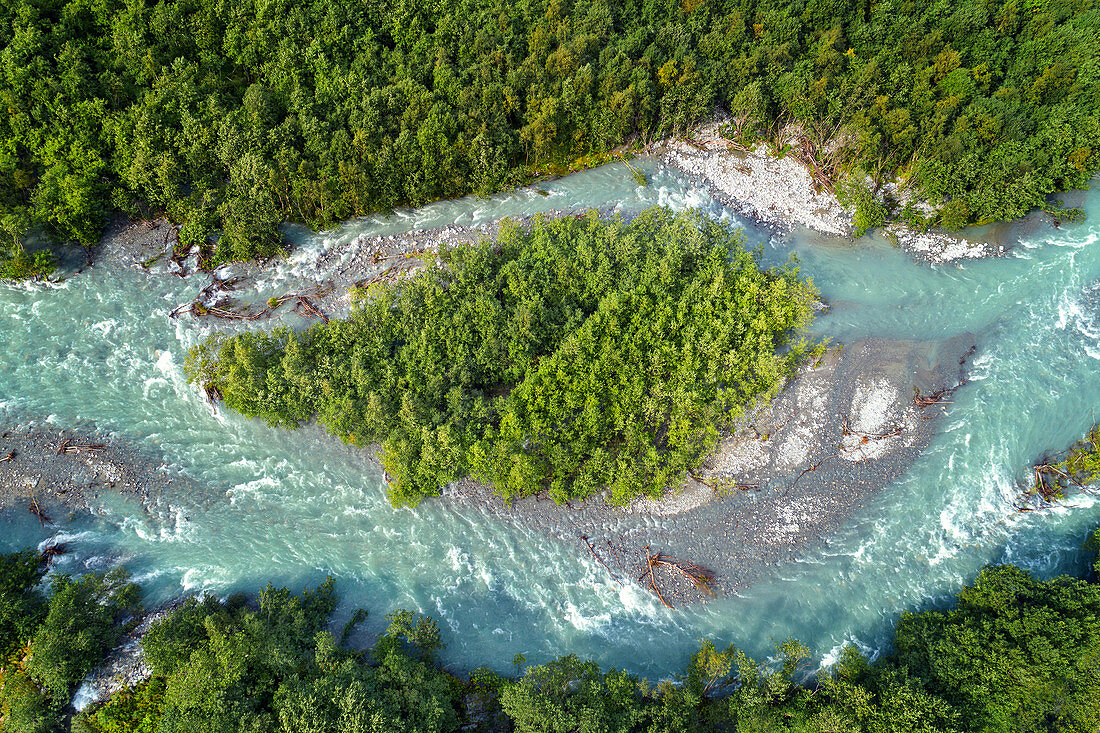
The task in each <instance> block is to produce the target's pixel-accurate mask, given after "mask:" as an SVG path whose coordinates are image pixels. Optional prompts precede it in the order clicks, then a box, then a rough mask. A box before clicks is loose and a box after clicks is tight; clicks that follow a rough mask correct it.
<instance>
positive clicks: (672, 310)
mask: <svg viewBox="0 0 1100 733" xmlns="http://www.w3.org/2000/svg"><path fill="white" fill-rule="evenodd" d="M814 299H815V291H814V289H813V287H812V285H811V284H809V283H808V282H805V281H802V280H799V278H798V275H797V270H796V268H795V267H794V266H793V265H789V266H786V267H783V268H779V269H764V268H761V267H760V266H759V262H758V253H754V252H750V251H748V250H746V249H745V248H744V247H743V245H742V241H741V234H740V232H738V231H733V230H731V229H728V228H726V227H725V226H724V225H722V224H719V223H716V222H715V221H713V220H711V219H709V218H707V217H705V216H703V215H701V214H676V215H674V214H672V213H670V212H669V211H667V210H664V209H651V210H649V211H646V212H644V213H642V214H641V215H640V216H638V217H637V218H636V219H634V220H632V221H630V222H629V223H625V222H623V221H621V220H614V221H606V220H601V219H599V218H598V216H597V214H596V212H595V211H593V212H590V213H589V214H588V215H586V216H581V217H569V218H561V219H555V220H551V221H543V220H536V221H535V222H534V224H533V225H532V227H531V228H530V231H526V230H524V229H522V228H521V227H519V226H518V225H516V224H514V223H513V224H507V223H506V224H505V225H503V226H502V227H501V230H500V234H499V235H498V237H497V239H496V240H495V241H483V242H481V243H480V244H478V245H476V246H472V247H459V248H456V249H451V250H446V251H444V252H441V253H440V256H439V258H438V261H435V262H433V263H429V264H428V265H427V266H426V267H425V269H424V270H422V271H421V272H420V273H419V274H417V275H416V276H414V277H412V278H411V279H408V280H405V281H403V282H402V283H400V284H398V285H383V286H378V285H375V286H374V287H373V288H372V289H371V290H369V291H367V293H366V294H365V296H364V297H362V298H360V299H359V301H358V303H357V304H356V305H355V307H354V308H353V310H352V313H351V315H350V316H349V317H348V318H347V319H346V320H342V321H331V322H329V323H327V324H316V325H314V326H312V327H311V328H309V329H307V330H305V331H303V332H300V333H295V332H293V331H291V330H289V329H286V328H280V329H276V330H274V331H272V332H270V333H243V334H240V335H237V336H233V337H229V338H226V337H221V336H219V337H215V338H213V339H212V340H209V341H207V342H206V343H204V344H202V345H200V346H199V347H197V348H196V349H194V350H193V351H192V353H191V355H190V356H189V358H188V361H187V370H188V375H189V377H190V379H191V380H192V381H193V382H197V383H199V384H201V385H203V386H205V387H214V388H216V390H217V392H218V393H220V394H221V395H222V396H223V399H224V401H225V404H226V405H228V406H229V407H231V408H232V409H234V410H237V411H238V412H241V413H243V414H245V415H248V416H250V417H260V418H262V419H264V420H265V421H267V422H268V423H270V424H272V425H281V426H286V427H291V428H293V427H295V426H297V425H299V424H301V423H302V422H303V421H307V420H310V419H312V418H314V417H316V419H317V420H318V421H319V422H320V423H321V424H322V425H324V426H325V427H326V428H328V429H329V430H330V431H331V432H332V433H334V434H335V435H337V436H339V437H341V438H343V439H344V440H346V441H348V442H351V443H355V444H357V445H368V444H371V443H381V444H382V448H383V451H384V465H385V468H386V471H387V472H388V473H389V475H390V477H391V488H390V496H391V499H392V500H393V501H394V503H396V504H415V503H417V502H418V501H420V500H421V499H422V498H424V497H425V496H431V495H434V494H438V493H439V491H440V489H441V488H442V487H443V486H444V485H446V484H447V483H449V482H451V481H454V480H456V479H459V478H462V477H464V476H466V475H468V474H469V475H472V476H474V477H475V478H477V479H479V480H482V481H486V482H488V483H491V484H492V485H493V486H494V487H495V489H496V490H497V491H498V492H500V493H501V494H502V495H504V496H505V497H509V498H515V497H521V496H529V495H532V494H537V493H540V492H548V493H549V495H550V496H552V497H553V498H554V499H556V500H557V501H559V502H565V501H571V500H575V499H583V498H586V497H589V496H592V495H593V494H595V493H597V492H600V491H604V490H606V491H607V497H608V499H609V501H611V502H613V503H617V504H623V503H625V502H627V501H629V500H630V499H631V498H633V497H635V496H638V495H641V494H646V495H650V496H659V495H660V494H661V493H662V492H663V491H664V490H665V488H666V487H668V486H669V485H670V484H675V483H677V482H678V480H679V479H680V478H681V477H682V476H683V475H684V474H685V472H686V471H688V470H690V469H694V468H696V467H697V466H698V465H699V462H700V460H701V458H702V457H703V456H704V455H705V454H706V453H707V451H708V450H709V449H710V448H711V447H712V446H714V444H715V442H716V440H717V437H718V433H719V430H720V429H721V428H723V427H725V426H727V425H729V424H730V421H731V420H732V419H733V418H735V417H736V416H737V415H738V414H739V413H740V411H741V410H742V409H743V408H744V407H745V406H746V405H748V404H750V403H752V402H753V401H755V400H758V399H765V398H767V397H769V396H770V395H772V394H774V393H775V391H776V390H777V389H778V388H779V385H780V383H781V381H782V380H783V378H784V377H786V376H787V375H789V374H790V373H791V372H792V370H793V369H794V368H795V367H796V365H797V364H798V363H799V362H800V360H801V359H802V357H803V356H804V355H805V354H806V353H807V352H808V351H809V350H811V348H812V347H811V345H810V344H809V343H808V342H807V341H806V340H805V339H804V338H803V337H802V336H801V331H802V329H803V328H804V327H805V326H806V325H807V324H808V322H809V321H810V318H811V313H812V308H811V305H812V303H813V302H814Z"/></svg>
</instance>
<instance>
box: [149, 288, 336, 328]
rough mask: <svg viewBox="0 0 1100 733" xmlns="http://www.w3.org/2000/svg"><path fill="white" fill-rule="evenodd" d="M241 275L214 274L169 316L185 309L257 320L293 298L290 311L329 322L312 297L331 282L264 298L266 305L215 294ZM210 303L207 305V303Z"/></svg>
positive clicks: (323, 292) (231, 318)
mask: <svg viewBox="0 0 1100 733" xmlns="http://www.w3.org/2000/svg"><path fill="white" fill-rule="evenodd" d="M240 280H241V279H240V278H236V277H231V278H226V279H224V280H219V279H218V278H217V277H215V278H214V279H213V280H212V281H211V282H210V284H209V285H207V286H206V287H205V288H203V289H202V290H201V291H200V292H199V295H198V297H196V298H195V299H194V300H192V301H191V302H190V303H184V304H182V305H180V306H177V307H176V308H175V309H174V310H173V311H172V312H171V313H169V314H168V317H169V318H177V317H179V316H181V315H183V314H185V313H190V314H191V315H193V316H195V317H197V318H204V317H205V318H220V319H222V320H226V321H258V320H260V319H264V318H271V317H272V316H273V315H275V311H276V310H278V308H279V306H281V305H283V304H284V303H289V302H293V303H294V308H293V311H294V312H295V313H297V314H298V315H300V316H302V317H303V318H310V319H316V320H319V321H322V322H324V323H328V316H327V315H326V314H325V313H324V312H323V311H322V310H321V309H320V308H318V307H317V304H316V303H314V301H313V299H314V298H320V297H323V296H324V295H326V294H327V293H328V292H329V291H330V290H331V287H330V286H324V287H319V288H317V289H316V290H314V291H313V292H310V293H286V294H284V295H279V296H276V297H274V298H272V299H271V300H269V301H268V302H267V305H266V306H265V305H259V304H256V303H241V302H239V301H238V300H236V299H235V298H232V297H230V296H228V295H226V296H222V297H218V295H217V294H218V293H223V292H227V291H229V290H232V289H233V288H234V287H236V285H237V284H238V283H239V282H240ZM208 303H209V305H207V304H208Z"/></svg>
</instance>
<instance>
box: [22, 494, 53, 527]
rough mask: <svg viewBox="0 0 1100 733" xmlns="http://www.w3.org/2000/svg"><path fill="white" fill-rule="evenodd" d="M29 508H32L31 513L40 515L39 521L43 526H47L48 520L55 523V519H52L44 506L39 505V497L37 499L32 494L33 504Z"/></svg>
mask: <svg viewBox="0 0 1100 733" xmlns="http://www.w3.org/2000/svg"><path fill="white" fill-rule="evenodd" d="M28 509H30V512H31V514H33V515H34V516H36V517H38V523H39V524H41V525H42V526H43V527H45V526H46V523H47V522H49V523H50V524H53V520H52V519H50V516H49V515H48V514H46V512H45V510H43V509H42V507H41V506H39V505H38V499H36V498H35V497H34V496H31V505H30V506H29V507H28Z"/></svg>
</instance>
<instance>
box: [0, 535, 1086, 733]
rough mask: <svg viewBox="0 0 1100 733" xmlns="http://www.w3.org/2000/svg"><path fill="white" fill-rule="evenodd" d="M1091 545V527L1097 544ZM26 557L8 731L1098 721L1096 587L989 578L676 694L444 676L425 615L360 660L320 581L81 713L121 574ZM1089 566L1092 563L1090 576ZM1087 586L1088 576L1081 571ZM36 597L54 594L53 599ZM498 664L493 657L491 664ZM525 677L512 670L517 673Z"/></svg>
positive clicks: (205, 630) (813, 731) (218, 622)
mask: <svg viewBox="0 0 1100 733" xmlns="http://www.w3.org/2000/svg"><path fill="white" fill-rule="evenodd" d="M1090 545H1091V549H1092V550H1094V551H1095V550H1096V549H1100V533H1098V534H1096V535H1094V536H1093V538H1092V540H1091V541H1090ZM42 562H43V559H42V558H40V557H39V556H38V554H37V553H36V552H34V551H25V552H22V553H13V554H9V555H3V556H0V649H2V651H3V662H2V665H3V666H2V668H0V730H2V731H4V733H58V732H60V731H72V733H169V732H171V733H182V732H184V731H188V732H194V733H221V732H222V731H224V732H225V733H239V732H241V731H249V732H251V733H268V732H271V733H278V732H280V731H284V732H285V733H453V732H456V731H459V730H478V731H486V732H488V731H499V732H501V733H507V732H508V731H516V732H517V733H597V732H599V733H704V732H709V731H714V732H719V731H738V732H740V733H768V732H769V731H801V732H802V733H864V732H865V733H887V732H901V731H905V733H964V732H969V731H974V732H975V733H976V732H977V731H983V732H985V733H1016V732H1018V733H1034V732H1035V731H1052V732H1053V731H1058V732H1059V733H1071V732H1080V733H1092V732H1093V731H1095V730H1096V729H1097V726H1100V661H1098V660H1100V584H1098V583H1095V582H1092V583H1089V582H1085V581H1083V580H1077V579H1073V578H1068V577H1060V578H1055V579H1053V580H1048V581H1040V580H1036V579H1035V578H1033V577H1031V576H1030V575H1029V574H1028V573H1026V572H1024V571H1022V570H1020V569H1019V568H1016V567H1014V566H1011V565H1007V566H999V567H990V568H986V569H985V570H983V571H982V572H981V574H980V575H979V576H978V578H977V580H976V581H975V583H974V584H973V585H972V586H968V587H966V588H964V589H963V590H962V592H961V593H959V596H958V600H957V603H956V604H955V605H954V607H952V608H949V609H946V610H932V611H922V612H919V613H907V614H904V615H903V616H902V617H901V619H900V620H899V621H898V623H897V626H896V629H895V636H894V640H893V650H892V651H891V652H890V653H889V654H887V655H884V656H882V657H880V658H879V659H876V660H874V661H869V660H867V659H866V658H865V657H863V656H862V655H861V654H860V653H859V652H857V651H855V650H854V649H852V648H848V650H847V651H846V653H845V654H844V655H842V657H841V659H840V661H839V662H838V663H837V664H836V665H835V666H834V667H833V668H832V669H831V670H828V671H824V672H820V673H818V674H817V675H816V676H808V673H809V672H810V671H811V670H810V668H809V667H808V665H807V662H808V660H809V658H810V653H809V650H808V649H806V647H805V646H803V645H801V644H799V643H797V642H795V641H786V642H784V643H782V644H780V645H779V646H778V647H777V653H776V655H775V660H774V661H773V662H772V663H769V664H766V665H761V664H758V663H757V662H755V661H753V660H752V659H749V658H748V657H747V656H746V655H745V654H744V653H742V652H740V651H738V650H737V649H735V648H733V647H728V648H725V649H721V648H717V647H715V645H714V644H712V643H710V642H704V643H702V645H701V647H700V649H699V651H698V652H697V653H695V654H693V655H692V656H691V659H690V661H689V662H688V664H687V667H686V669H685V671H684V673H683V674H681V675H679V676H678V679H677V680H676V682H675V683H673V682H668V681H666V682H662V683H660V684H658V685H652V684H650V683H648V682H646V681H645V680H643V679H639V678H638V677H636V676H634V675H632V674H629V673H627V672H624V671H619V670H610V671H603V670H601V669H600V668H599V667H598V666H597V665H596V664H595V663H592V662H585V661H582V660H579V659H577V658H576V657H574V656H566V657H563V658H561V659H558V660H556V661H552V662H549V663H547V664H542V665H538V666H531V667H528V668H526V670H523V669H522V665H523V664H524V660H523V658H522V657H521V656H517V657H516V659H515V660H514V663H515V664H516V667H517V674H516V676H514V677H504V676H501V675H499V674H496V673H494V672H491V671H488V670H486V669H479V670H477V671H475V672H474V673H473V674H472V675H471V676H470V677H469V678H468V679H461V678H458V677H456V676H453V675H451V674H449V673H447V672H446V671H445V670H443V669H442V668H441V666H440V663H439V660H438V653H439V651H440V649H442V648H443V643H442V641H443V640H442V635H441V633H440V631H439V629H438V628H437V626H436V624H435V623H434V621H432V620H431V619H430V618H427V617H425V616H421V615H418V614H415V613H412V612H409V611H396V612H394V613H392V614H390V615H388V616H387V617H386V621H387V622H388V624H387V625H386V627H385V629H384V630H383V631H382V633H381V634H379V636H378V638H377V641H376V642H375V643H374V645H373V646H372V647H371V648H370V649H368V650H364V651H359V650H355V649H351V648H348V647H347V646H346V645H345V641H346V639H347V637H348V635H349V632H350V631H351V630H352V629H353V627H354V625H355V624H357V623H359V622H361V621H362V620H364V619H365V618H366V612H365V611H358V612H356V613H355V614H354V615H353V616H352V618H351V619H350V620H349V622H348V623H347V624H345V625H344V627H343V630H342V631H341V633H340V634H339V635H336V634H334V633H333V632H332V631H330V630H329V627H330V626H331V625H332V623H331V621H330V617H331V614H332V613H333V610H334V608H335V605H336V596H335V589H334V586H333V583H332V581H331V580H329V581H326V582H325V583H324V584H322V585H321V586H320V587H318V588H317V589H315V590H312V591H306V592H304V593H302V594H301V595H295V594H293V593H291V592H289V591H287V590H286V589H276V588H272V587H270V586H269V587H268V588H267V589H266V590H264V591H263V592H261V593H260V594H259V597H258V598H257V599H252V598H248V597H245V596H241V595H236V596H231V597H229V598H227V599H225V600H217V599H214V598H211V597H206V598H203V599H198V598H192V599H189V600H188V601H186V602H185V603H184V604H183V605H182V606H180V607H178V608H176V609H175V610H174V611H172V612H170V613H169V614H168V615H167V616H165V617H163V618H161V619H159V620H157V621H155V622H154V623H153V625H152V627H151V629H150V631H149V632H148V633H147V634H146V635H145V636H144V637H143V639H142V642H141V645H142V649H143V651H144V657H145V661H146V663H147V665H148V667H149V669H150V671H151V676H150V677H149V679H148V680H147V681H145V682H143V683H141V684H139V685H137V686H136V687H133V688H129V689H125V690H122V691H120V692H118V693H116V694H115V695H114V696H113V697H111V698H110V699H109V700H108V701H107V702H106V703H104V704H101V705H98V706H95V707H92V708H90V709H88V710H85V711H83V712H81V713H78V714H74V713H73V711H72V710H71V708H69V707H68V705H69V701H70V700H71V698H72V695H73V692H74V691H75V689H76V687H77V686H78V685H79V683H80V681H81V680H82V679H83V678H84V676H85V675H86V674H87V673H88V672H89V671H90V670H91V669H93V668H94V667H95V665H96V664H97V663H98V662H99V661H100V660H101V659H102V658H103V656H104V655H105V653H106V652H107V651H108V650H109V649H111V648H112V646H113V645H114V644H115V643H116V642H117V640H118V639H119V637H120V635H121V634H122V633H123V631H124V630H125V629H127V628H128V627H129V626H131V625H132V624H133V623H134V622H135V618H136V616H137V614H138V613H139V612H140V611H139V609H140V605H141V602H140V593H139V591H138V589H137V587H136V586H134V585H133V584H131V583H129V582H127V581H126V577H125V574H124V573H123V572H122V571H121V570H116V571H113V572H111V573H106V574H104V573H102V572H92V573H88V574H86V575H83V576H81V577H79V578H71V577H68V576H65V575H51V576H50V577H49V582H48V585H49V593H48V594H44V593H43V592H42V583H43V582H44V581H43V578H44V573H45V568H44V566H43V564H42ZM1096 566H1100V562H1097V563H1096V565H1095V566H1094V571H1095V569H1097V568H1096ZM1093 575H1094V576H1095V572H1094V573H1093ZM47 596H48V597H47ZM501 666H503V665H501ZM520 672H522V673H520Z"/></svg>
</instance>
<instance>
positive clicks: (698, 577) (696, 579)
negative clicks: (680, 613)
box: [581, 535, 715, 608]
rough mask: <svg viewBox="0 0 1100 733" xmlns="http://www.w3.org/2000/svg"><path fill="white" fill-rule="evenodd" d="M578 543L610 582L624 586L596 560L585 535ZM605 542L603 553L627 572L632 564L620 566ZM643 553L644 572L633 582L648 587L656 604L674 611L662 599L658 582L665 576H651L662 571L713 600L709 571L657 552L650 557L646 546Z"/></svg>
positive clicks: (620, 560) (619, 556)
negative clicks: (580, 543) (608, 576)
mask: <svg viewBox="0 0 1100 733" xmlns="http://www.w3.org/2000/svg"><path fill="white" fill-rule="evenodd" d="M581 541H582V542H584V546H585V547H586V548H587V549H588V552H589V553H590V554H591V555H592V557H593V559H594V560H595V561H596V562H597V563H599V564H600V566H601V567H602V568H603V569H604V570H606V571H607V573H608V574H609V575H610V576H611V579H612V580H614V581H615V582H616V583H618V584H619V585H620V586H623V585H624V583H623V578H622V576H620V575H619V574H616V573H615V571H614V570H612V569H611V567H610V566H609V565H608V564H607V563H606V562H605V561H604V559H603V558H602V557H600V555H599V553H598V552H596V546H595V545H594V544H593V542H592V540H590V539H589V538H588V536H587V535H581ZM606 542H607V549H608V551H609V552H610V553H611V555H612V556H613V557H614V558H615V561H616V563H617V564H618V566H619V567H620V568H623V569H624V570H626V571H627V572H629V568H630V566H631V565H634V564H633V563H629V564H628V563H624V561H623V557H622V554H621V553H620V552H619V551H618V549H617V548H616V547H615V545H614V544H612V542H611V540H607V541H606ZM643 549H644V552H645V560H644V561H643V562H642V567H644V568H645V571H644V572H643V573H642V574H641V575H640V576H639V577H638V580H637V582H638V583H639V584H641V585H643V586H644V587H648V588H649V589H650V590H652V591H653V593H654V595H656V596H657V599H658V600H660V601H661V603H662V604H664V606H665V607H667V608H674V606H673V605H672V604H671V603H669V601H668V598H667V597H666V593H665V590H664V589H662V587H661V583H662V582H667V580H668V578H667V575H666V580H665V581H661V580H660V579H659V578H658V576H657V574H656V572H655V571H658V570H662V569H664V570H668V571H670V572H671V573H672V574H673V577H682V578H685V579H687V580H689V581H690V582H691V585H692V587H694V588H695V589H696V590H697V591H700V592H701V593H702V594H704V595H706V596H709V597H711V598H714V597H715V593H714V588H713V584H714V581H715V574H714V572H713V571H711V570H709V569H707V568H705V567H703V566H701V565H696V564H695V563H692V562H688V561H687V560H682V559H680V558H676V557H673V556H671V555H666V554H664V553H661V552H658V553H654V552H653V551H652V549H651V546H650V545H646V546H645V548H643ZM639 554H640V553H639ZM634 567H635V568H637V565H634Z"/></svg>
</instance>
